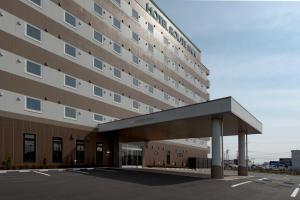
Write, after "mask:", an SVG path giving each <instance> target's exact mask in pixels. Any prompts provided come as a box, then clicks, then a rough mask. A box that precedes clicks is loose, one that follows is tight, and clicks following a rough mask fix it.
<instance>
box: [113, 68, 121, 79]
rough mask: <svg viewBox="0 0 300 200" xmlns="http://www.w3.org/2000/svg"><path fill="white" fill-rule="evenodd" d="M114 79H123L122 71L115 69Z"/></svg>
mask: <svg viewBox="0 0 300 200" xmlns="http://www.w3.org/2000/svg"><path fill="white" fill-rule="evenodd" d="M114 77H117V78H121V70H119V69H117V68H114Z"/></svg>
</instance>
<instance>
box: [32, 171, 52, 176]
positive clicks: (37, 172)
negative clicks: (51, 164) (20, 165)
mask: <svg viewBox="0 0 300 200" xmlns="http://www.w3.org/2000/svg"><path fill="white" fill-rule="evenodd" d="M32 172H34V173H36V174H42V175H45V176H51V175H50V174H46V173H43V172H39V171H32Z"/></svg>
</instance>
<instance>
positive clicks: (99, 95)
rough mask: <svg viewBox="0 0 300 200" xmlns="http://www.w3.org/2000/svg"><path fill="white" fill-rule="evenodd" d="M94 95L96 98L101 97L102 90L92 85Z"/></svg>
mask: <svg viewBox="0 0 300 200" xmlns="http://www.w3.org/2000/svg"><path fill="white" fill-rule="evenodd" d="M94 95H95V96H97V97H103V89H102V88H101V87H98V86H95V85H94Z"/></svg>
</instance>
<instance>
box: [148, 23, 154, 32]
mask: <svg viewBox="0 0 300 200" xmlns="http://www.w3.org/2000/svg"><path fill="white" fill-rule="evenodd" d="M148 30H149V31H150V33H153V25H152V24H150V23H149V22H148Z"/></svg>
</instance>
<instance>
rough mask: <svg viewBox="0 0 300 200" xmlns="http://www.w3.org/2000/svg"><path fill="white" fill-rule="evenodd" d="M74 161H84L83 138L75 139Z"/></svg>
mask: <svg viewBox="0 0 300 200" xmlns="http://www.w3.org/2000/svg"><path fill="white" fill-rule="evenodd" d="M76 162H77V163H83V162H84V140H76Z"/></svg>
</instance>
